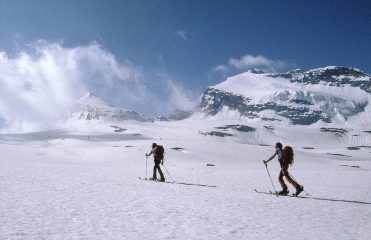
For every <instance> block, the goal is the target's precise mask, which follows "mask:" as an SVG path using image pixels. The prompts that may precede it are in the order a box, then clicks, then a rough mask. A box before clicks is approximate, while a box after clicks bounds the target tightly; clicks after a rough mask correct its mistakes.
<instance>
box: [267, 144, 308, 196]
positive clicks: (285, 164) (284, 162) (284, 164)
mask: <svg viewBox="0 0 371 240" xmlns="http://www.w3.org/2000/svg"><path fill="white" fill-rule="evenodd" d="M275 148H276V152H275V153H274V154H273V155H272V156H271V157H270V158H269V159H268V160H263V162H264V164H265V165H267V163H268V162H269V161H271V160H272V159H273V158H274V157H275V156H276V155H277V157H278V162H279V163H280V166H281V170H280V174H279V176H278V181H279V182H280V184H281V187H282V190H281V191H279V192H278V193H277V194H279V195H287V194H288V193H289V190H288V188H287V185H286V183H285V181H284V180H283V177H284V176H285V177H286V179H287V181H288V182H289V183H291V184H292V185H293V186H294V187H295V189H296V192H295V193H294V194H293V195H294V196H297V195H299V194H300V193H301V192H302V191H303V190H304V187H303V186H301V185H300V184H299V183H297V182H296V181H295V180H294V179H292V177H291V176H290V173H289V172H288V169H289V164H290V163H291V161H289V160H288V159H285V158H286V157H285V154H284V153H283V150H282V143H280V142H278V143H276V145H275Z"/></svg>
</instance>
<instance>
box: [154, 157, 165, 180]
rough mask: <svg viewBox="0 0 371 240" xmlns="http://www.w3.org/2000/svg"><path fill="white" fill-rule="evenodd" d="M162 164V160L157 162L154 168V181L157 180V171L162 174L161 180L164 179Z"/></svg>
mask: <svg viewBox="0 0 371 240" xmlns="http://www.w3.org/2000/svg"><path fill="white" fill-rule="evenodd" d="M160 163H161V160H155V166H154V167H153V179H157V171H156V170H158V172H159V173H160V177H161V179H164V174H163V173H162V171H161V168H160Z"/></svg>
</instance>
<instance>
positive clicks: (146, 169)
mask: <svg viewBox="0 0 371 240" xmlns="http://www.w3.org/2000/svg"><path fill="white" fill-rule="evenodd" d="M147 159H148V157H147V156H146V179H148V178H147Z"/></svg>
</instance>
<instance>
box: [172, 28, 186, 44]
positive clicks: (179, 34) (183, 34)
mask: <svg viewBox="0 0 371 240" xmlns="http://www.w3.org/2000/svg"><path fill="white" fill-rule="evenodd" d="M175 35H176V36H177V37H179V38H180V39H182V40H183V41H186V42H188V41H189V38H188V34H187V32H186V31H185V30H179V31H177V32H176V33H175Z"/></svg>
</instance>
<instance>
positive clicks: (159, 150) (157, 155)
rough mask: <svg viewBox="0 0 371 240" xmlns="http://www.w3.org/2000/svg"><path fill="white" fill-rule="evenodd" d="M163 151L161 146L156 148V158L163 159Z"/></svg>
mask: <svg viewBox="0 0 371 240" xmlns="http://www.w3.org/2000/svg"><path fill="white" fill-rule="evenodd" d="M164 153H165V149H164V147H163V146H161V145H157V146H156V157H158V158H160V159H163V158H164Z"/></svg>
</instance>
